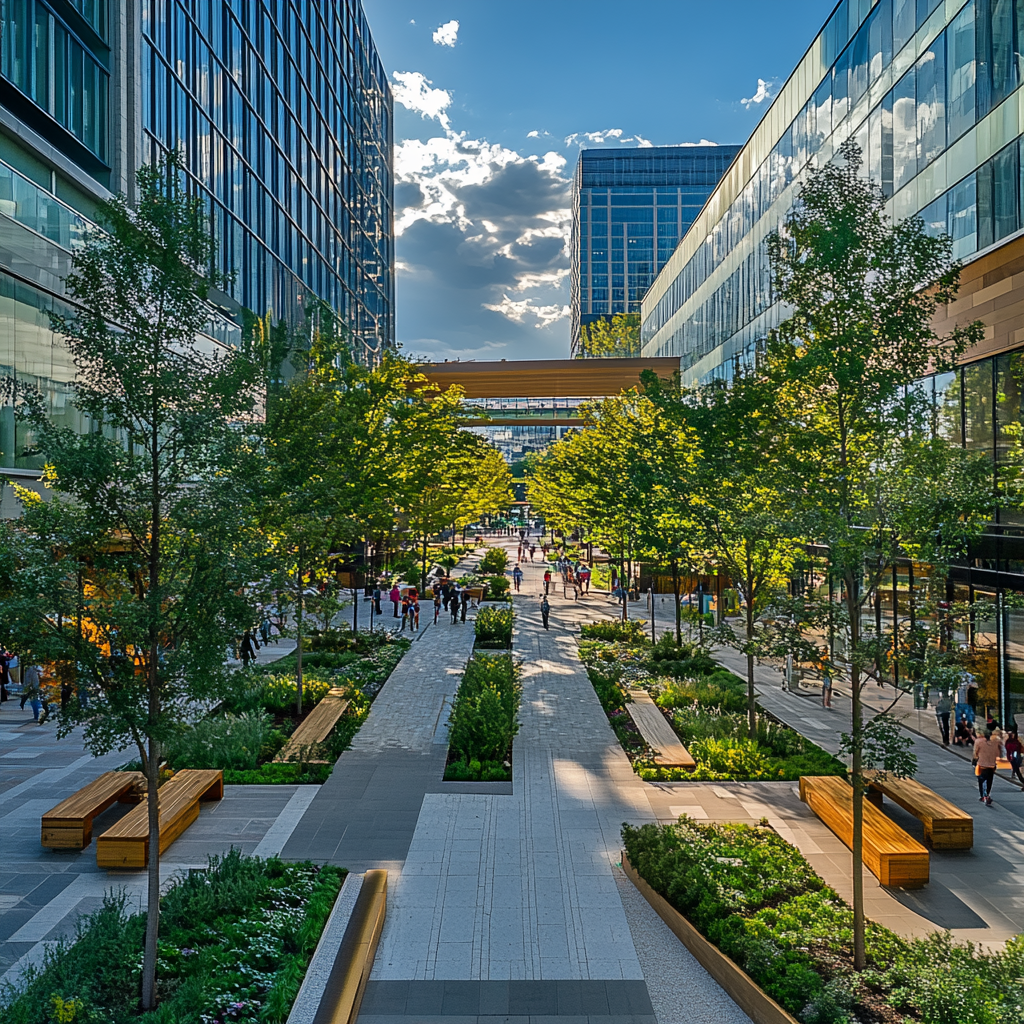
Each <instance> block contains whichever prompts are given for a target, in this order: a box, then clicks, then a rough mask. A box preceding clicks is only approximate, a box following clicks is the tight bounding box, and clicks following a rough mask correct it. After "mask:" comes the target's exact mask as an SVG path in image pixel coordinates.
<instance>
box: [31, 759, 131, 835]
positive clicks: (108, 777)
mask: <svg viewBox="0 0 1024 1024" xmlns="http://www.w3.org/2000/svg"><path fill="white" fill-rule="evenodd" d="M145 795H146V777H145V776H144V775H143V774H142V773H141V772H104V773H103V774H102V775H101V776H100V777H99V778H97V779H93V780H92V782H90V783H89V784H88V785H86V786H83V787H82V788H81V789H80V790H78V792H77V793H73V794H72V795H71V796H69V797H68V798H67V799H66V800H62V801H61V802H60V803H59V804H57V806H56V807H54V808H52V809H51V810H49V811H47V812H46V813H45V814H44V815H43V819H42V825H41V830H40V831H41V836H40V841H41V842H42V844H43V846H45V847H48V848H49V849H51V850H84V849H85V848H86V847H87V846H88V845H89V843H90V842H92V822H93V818H95V817H96V816H97V815H99V814H102V813H103V812H104V811H105V810H106V809H107V808H108V807H110V806H112V805H113V804H115V803H122V804H137V803H139V801H141V800H143V799H144V797H145Z"/></svg>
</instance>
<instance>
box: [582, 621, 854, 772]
mask: <svg viewBox="0 0 1024 1024" xmlns="http://www.w3.org/2000/svg"><path fill="white" fill-rule="evenodd" d="M632 625H633V624H632V623H621V622H611V623H593V624H590V625H585V626H583V627H582V629H581V633H582V635H583V636H584V637H585V638H587V639H583V640H581V641H580V644H579V647H580V658H581V660H582V661H583V663H584V665H585V666H586V668H587V674H588V675H589V677H590V681H591V683H592V684H593V686H594V690H595V691H596V693H597V695H598V698H599V699H600V701H601V705H602V707H603V708H604V710H605V714H606V715H607V716H608V721H609V723H610V725H611V727H612V729H613V730H614V732H615V735H616V736H617V737H618V740H619V743H620V744H621V745H622V748H623V750H625V752H626V754H627V756H628V757H629V759H630V761H631V762H632V764H633V768H634V770H635V771H636V773H637V774H638V775H639V776H640V777H641V778H642V779H647V780H650V781H704V780H730V779H733V780H744V781H747V780H765V781H770V780H775V781H779V780H795V779H798V778H800V776H801V775H844V776H845V774H846V767H845V765H843V763H842V762H841V761H839V760H838V759H837V758H835V757H833V756H832V755H831V754H829V753H827V752H826V751H824V750H822V749H821V748H820V747H819V746H817V745H816V744H814V743H812V742H811V741H810V740H808V739H806V738H805V737H804V736H801V735H800V733H798V732H797V731H796V730H794V729H791V728H790V727H789V726H787V725H785V724H784V723H782V722H780V721H779V720H778V719H776V718H775V717H774V716H773V715H771V714H769V713H768V712H767V711H765V710H764V709H763V708H761V707H760V706H758V707H757V709H756V712H757V719H756V721H757V735H756V738H751V737H750V736H749V735H748V723H747V715H746V711H747V689H746V683H744V682H743V680H741V679H740V678H739V677H738V676H735V675H733V674H732V673H731V672H729V671H727V670H726V669H723V668H721V667H720V666H719V665H718V664H716V662H715V661H714V659H713V658H712V657H711V656H710V654H709V653H708V652H707V651H706V650H703V649H702V648H700V647H699V646H698V645H697V644H694V643H684V644H683V645H682V646H677V645H676V644H675V642H674V641H673V639H672V637H671V635H666V636H665V637H663V638H662V639H661V640H659V641H658V643H657V644H651V642H650V641H649V640H648V639H647V638H646V637H645V636H644V635H643V632H642V630H635V629H634V630H630V629H629V628H628V627H630V626H632ZM609 627H611V628H609ZM623 627H626V628H623ZM629 687H641V688H643V689H646V690H647V691H648V692H649V693H650V694H651V696H652V697H653V698H654V701H655V703H656V704H657V705H658V706H659V707H660V708H661V709H662V711H663V712H664V713H665V716H666V718H667V719H668V720H669V722H670V723H671V724H672V728H673V729H674V730H675V732H676V734H677V735H678V736H679V738H680V740H681V742H682V743H683V745H684V746H685V747H686V748H687V750H689V752H690V753H691V754H692V755H693V758H694V760H695V761H696V762H697V768H696V769H695V770H694V771H686V770H685V769H682V768H662V767H660V766H658V765H656V764H654V761H653V754H652V751H651V749H650V748H649V747H648V745H647V744H646V742H645V741H644V739H643V737H642V736H641V735H640V733H639V731H638V730H637V728H636V726H635V725H634V724H633V720H632V719H631V718H630V716H629V714H628V712H627V711H626V704H627V703H628V701H629V695H628V692H627V691H628V688H629Z"/></svg>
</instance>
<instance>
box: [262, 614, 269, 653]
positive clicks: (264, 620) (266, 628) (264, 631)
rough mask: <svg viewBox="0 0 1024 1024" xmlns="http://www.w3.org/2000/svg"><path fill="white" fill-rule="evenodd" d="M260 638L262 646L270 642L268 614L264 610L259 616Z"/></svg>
mask: <svg viewBox="0 0 1024 1024" xmlns="http://www.w3.org/2000/svg"><path fill="white" fill-rule="evenodd" d="M260 639H261V640H262V641H263V646H264V647H266V646H267V644H269V643H270V616H269V615H267V613H266V612H264V613H263V615H262V616H261V617H260Z"/></svg>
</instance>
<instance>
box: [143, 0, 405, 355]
mask: <svg viewBox="0 0 1024 1024" xmlns="http://www.w3.org/2000/svg"><path fill="white" fill-rule="evenodd" d="M142 39H143V47H142V56H141V62H142V68H141V74H142V97H143V98H142V125H143V133H144V142H143V148H144V154H143V158H144V159H145V160H156V159H157V158H158V157H159V156H160V154H161V153H162V152H163V151H165V150H167V149H171V148H175V147H177V148H179V149H180V150H181V151H182V154H183V162H184V165H185V168H186V171H187V173H188V174H189V176H190V177H191V179H192V182H193V185H194V186H195V188H196V189H197V191H198V192H199V194H200V195H202V196H203V198H204V199H205V201H206V203H207V205H208V208H209V211H210V220H211V224H212V226H213V230H214V233H215V235H216V238H217V241H218V245H219V267H218V269H219V270H220V271H221V272H222V273H223V274H224V275H226V276H227V277H228V278H229V280H231V282H232V284H231V285H230V286H229V288H228V291H229V292H230V293H231V295H232V297H233V298H234V299H235V300H236V301H237V302H238V303H239V304H240V305H242V306H244V307H246V308H249V309H252V310H253V311H254V312H256V313H258V314H260V315H262V314H264V313H267V312H270V313H271V314H272V315H273V316H274V317H275V318H276V319H285V320H288V321H289V322H293V323H294V322H296V321H297V320H298V319H299V318H300V317H301V314H302V312H303V310H304V307H305V306H306V304H307V303H308V302H309V300H310V299H311V298H320V299H322V300H324V301H326V302H327V303H329V304H330V305H331V306H332V307H333V308H334V309H336V310H338V311H339V313H340V314H341V315H342V317H343V319H344V320H345V322H346V323H347V325H348V326H349V328H350V330H351V332H352V336H353V340H354V342H355V350H356V354H357V356H362V357H364V358H367V359H372V358H373V357H374V356H375V355H376V354H378V353H380V352H381V351H382V350H383V349H384V348H387V347H391V346H393V345H394V254H393V192H394V186H393V179H392V167H391V152H392V115H393V106H392V98H391V91H390V87H389V86H388V81H387V76H386V74H385V71H384V68H383V65H382V64H381V62H380V59H379V57H378V56H377V52H376V49H375V47H374V43H373V39H372V38H371V36H370V31H369V27H368V25H367V23H366V18H365V16H364V14H363V10H362V6H361V4H360V3H359V0H339V2H337V3H332V4H313V3H309V2H308V0H250V2H248V3H244V4H243V3H238V2H237V0H236V2H226V0H144V2H143V15H142Z"/></svg>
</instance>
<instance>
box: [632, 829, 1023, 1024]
mask: <svg viewBox="0 0 1024 1024" xmlns="http://www.w3.org/2000/svg"><path fill="white" fill-rule="evenodd" d="M622 836H623V842H624V845H625V849H626V853H627V855H628V856H629V860H630V863H631V864H632V865H633V866H634V867H635V868H636V870H637V872H638V873H639V874H640V875H641V877H642V878H644V879H645V880H646V881H647V882H648V883H649V884H650V885H651V887H652V888H653V889H654V890H655V891H656V892H658V893H660V894H661V895H662V896H664V897H665V898H666V899H667V900H668V901H669V903H671V904H672V905H673V906H674V907H675V908H676V909H677V910H678V911H680V913H682V914H684V915H685V916H686V917H687V918H689V920H690V921H691V922H692V923H693V924H694V925H695V926H696V927H697V928H698V929H699V930H700V932H701V933H702V934H703V935H704V936H705V937H706V938H708V939H709V940H710V941H711V942H713V943H714V944H715V945H716V946H718V948H719V949H721V950H722V952H723V953H725V954H726V955H727V956H729V957H730V958H731V959H732V960H733V961H735V962H736V963H737V964H739V965H740V966H741V967H742V968H743V969H744V970H745V971H746V972H747V973H748V974H749V975H750V976H751V977H752V978H753V979H754V981H755V982H757V984H758V985H760V986H761V988H762V989H764V991H765V992H767V993H768V995H770V996H771V997H772V998H773V999H775V1000H777V1001H778V1002H779V1003H781V1004H782V1006H783V1007H785V1009H787V1010H788V1011H789V1012H790V1013H792V1014H793V1015H794V1016H795V1017H796V1018H797V1019H798V1020H800V1021H802V1022H804V1024H846V1022H850V1024H852V1022H853V1021H859V1022H861V1024H875V1022H878V1024H882V1022H885V1024H897V1022H901V1021H921V1022H923V1024H1016V1022H1017V1021H1019V1019H1020V1006H1021V1005H1022V1002H1024V938H1022V937H1021V936H1018V937H1016V938H1013V939H1011V940H1010V941H1009V942H1008V943H1007V945H1006V949H1005V950H1004V951H1002V952H999V953H986V952H984V951H983V950H982V949H980V948H979V947H977V946H974V945H973V944H971V943H958V942H954V941H953V939H952V938H951V937H950V935H949V933H948V932H947V933H944V934H943V933H934V934H932V935H929V936H927V937H925V938H922V939H915V940H913V941H907V940H904V939H901V938H899V937H898V936H897V935H895V934H893V933H892V932H890V931H889V930H888V929H886V928H882V927H880V926H878V925H874V924H869V926H868V929H867V956H868V965H867V968H866V969H865V970H864V971H860V972H855V971H854V969H853V913H852V911H851V910H850V908H849V906H847V904H846V903H844V902H843V901H842V900H841V899H840V898H839V896H837V895H836V893H835V892H833V891H832V890H831V889H830V888H829V887H828V886H826V885H825V883H824V882H823V881H822V880H821V879H820V878H819V877H818V876H817V875H816V874H815V873H814V871H813V869H812V868H811V866H810V865H809V864H808V863H807V861H806V860H805V859H804V858H803V857H802V856H801V854H800V852H799V851H798V850H797V849H796V848H795V847H793V846H791V845H790V844H789V843H787V842H785V841H784V840H783V839H782V838H781V837H780V836H779V835H777V834H776V833H775V832H774V831H773V830H772V829H771V828H769V827H768V826H767V824H766V823H764V822H762V824H761V826H760V827H752V826H749V825H713V824H708V823H704V822H697V821H693V820H691V819H689V818H687V817H686V816H683V817H682V818H680V819H679V822H678V824H675V825H665V826H658V825H644V826H642V827H640V828H633V827H631V826H629V825H626V826H624V827H623V831H622Z"/></svg>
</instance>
